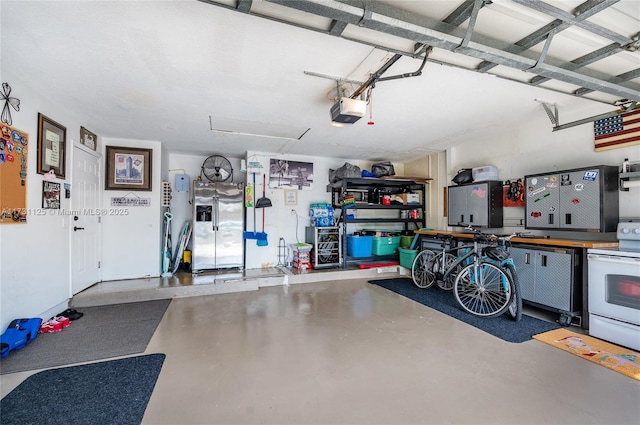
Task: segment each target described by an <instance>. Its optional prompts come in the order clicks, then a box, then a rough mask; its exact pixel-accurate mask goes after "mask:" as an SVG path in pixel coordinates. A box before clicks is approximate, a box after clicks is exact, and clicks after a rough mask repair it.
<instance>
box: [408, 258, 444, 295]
mask: <svg viewBox="0 0 640 425" xmlns="http://www.w3.org/2000/svg"><path fill="white" fill-rule="evenodd" d="M437 257H438V255H437V254H436V253H435V252H433V251H431V250H430V249H425V250H423V251H420V252H419V253H418V255H416V258H414V260H413V264H411V278H412V279H413V283H415V285H416V286H417V287H418V288H422V289H427V288H430V287H431V286H433V284H434V282H435V281H436V275H435V273H434V272H433V265H434V263H435V261H436V258H437Z"/></svg>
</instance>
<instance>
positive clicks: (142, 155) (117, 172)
mask: <svg viewBox="0 0 640 425" xmlns="http://www.w3.org/2000/svg"><path fill="white" fill-rule="evenodd" d="M106 151H107V152H106V153H107V155H106V167H105V169H106V176H105V179H104V189H105V190H146V191H150V190H151V159H152V154H153V150H152V149H140V148H126V147H123V146H107V147H106Z"/></svg>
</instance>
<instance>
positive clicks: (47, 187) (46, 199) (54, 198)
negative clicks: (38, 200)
mask: <svg viewBox="0 0 640 425" xmlns="http://www.w3.org/2000/svg"><path fill="white" fill-rule="evenodd" d="M42 208H44V209H48V210H59V209H60V183H55V182H50V181H46V180H45V181H43V182H42Z"/></svg>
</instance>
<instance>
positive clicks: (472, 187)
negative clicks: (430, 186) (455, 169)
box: [447, 181, 503, 227]
mask: <svg viewBox="0 0 640 425" xmlns="http://www.w3.org/2000/svg"><path fill="white" fill-rule="evenodd" d="M502 196H503V195H502V182H501V181H485V182H478V183H471V184H464V185H458V186H449V187H448V189H447V220H448V225H449V226H458V223H467V224H471V225H473V226H479V227H502V222H503V212H502V205H503V198H502Z"/></svg>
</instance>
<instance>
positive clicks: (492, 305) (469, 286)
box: [444, 223, 522, 319]
mask: <svg viewBox="0 0 640 425" xmlns="http://www.w3.org/2000/svg"><path fill="white" fill-rule="evenodd" d="M459 225H461V226H464V227H465V229H467V230H471V231H473V232H474V236H473V248H472V249H470V250H469V251H468V252H466V253H465V254H463V255H461V256H459V257H458V258H457V260H456V261H455V262H454V263H453V264H452V265H451V267H450V268H449V269H448V270H447V271H446V272H445V274H444V278H445V279H446V278H447V277H448V275H449V274H451V273H453V272H454V271H456V268H457V267H458V266H459V265H462V264H466V265H464V266H463V267H462V269H460V270H459V271H457V276H456V278H455V282H454V287H453V293H454V296H455V299H456V301H457V302H458V304H459V305H460V307H462V309H463V310H465V311H467V312H469V313H471V314H473V315H475V316H479V317H487V318H489V317H497V316H500V315H501V314H503V313H504V312H505V311H507V310H509V312H510V315H511V316H512V318H514V319H515V318H516V317H521V314H522V313H521V311H522V307H521V306H522V299H521V297H520V296H519V294H518V293H519V285H518V286H517V287H516V283H515V282H514V279H513V276H516V274H515V268H514V269H511V268H510V264H509V261H508V260H509V259H510V256H509V254H508V253H507V252H506V251H505V250H504V249H502V248H501V247H499V246H486V247H483V248H482V249H480V248H479V242H480V241H486V242H493V243H495V241H497V240H499V239H501V240H507V241H508V239H510V238H511V237H512V236H515V235H512V236H508V237H498V236H495V235H487V234H483V233H482V232H480V231H479V230H478V229H476V228H474V227H472V226H470V225H467V224H464V223H459ZM507 238H508V239H507ZM503 264H504V266H503ZM516 279H517V278H516ZM517 294H518V295H517ZM514 297H515V298H514Z"/></svg>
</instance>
